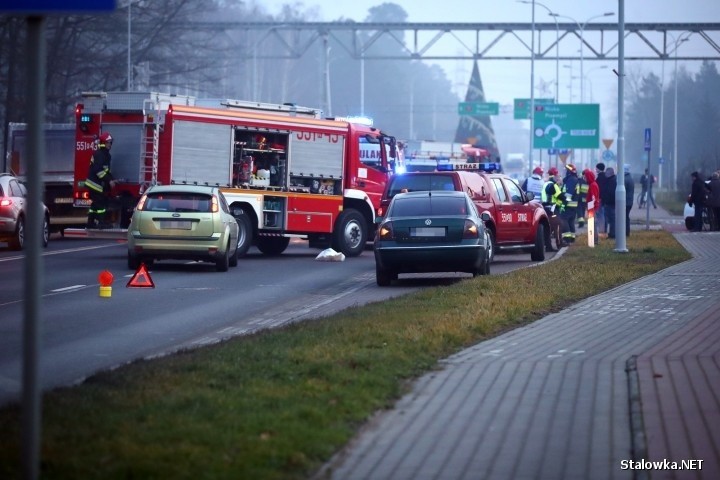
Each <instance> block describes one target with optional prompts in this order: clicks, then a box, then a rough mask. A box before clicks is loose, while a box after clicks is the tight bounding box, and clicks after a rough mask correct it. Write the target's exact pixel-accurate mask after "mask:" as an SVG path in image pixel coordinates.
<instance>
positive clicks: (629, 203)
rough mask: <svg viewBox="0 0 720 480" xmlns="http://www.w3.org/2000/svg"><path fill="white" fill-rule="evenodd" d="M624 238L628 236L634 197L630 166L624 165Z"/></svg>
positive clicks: (633, 183)
mask: <svg viewBox="0 0 720 480" xmlns="http://www.w3.org/2000/svg"><path fill="white" fill-rule="evenodd" d="M623 167H624V169H625V236H626V237H629V236H630V210H631V209H632V207H633V198H634V197H635V182H634V181H633V179H632V175H630V165H629V164H627V163H626V164H625V165H624V166H623Z"/></svg>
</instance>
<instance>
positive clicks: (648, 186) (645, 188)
mask: <svg viewBox="0 0 720 480" xmlns="http://www.w3.org/2000/svg"><path fill="white" fill-rule="evenodd" d="M654 183H655V175H651V174H650V171H649V170H648V169H647V168H646V169H645V174H643V176H642V177H640V186H641V187H642V191H641V192H640V196H639V197H638V208H640V209H643V208H645V205H646V204H645V202H651V203H652V206H653V208H657V204H656V203H655V197H654V196H653V193H652V186H653V184H654Z"/></svg>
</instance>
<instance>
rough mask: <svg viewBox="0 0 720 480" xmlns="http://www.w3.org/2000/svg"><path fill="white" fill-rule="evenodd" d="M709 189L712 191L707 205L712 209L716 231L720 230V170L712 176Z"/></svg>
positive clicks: (713, 224)
mask: <svg viewBox="0 0 720 480" xmlns="http://www.w3.org/2000/svg"><path fill="white" fill-rule="evenodd" d="M708 189H709V190H710V192H709V193H708V199H707V206H708V208H709V210H710V211H712V215H711V218H710V220H711V225H712V229H713V230H714V231H718V230H720V170H718V171H717V172H714V173H713V174H712V175H711V176H710V183H709V184H708Z"/></svg>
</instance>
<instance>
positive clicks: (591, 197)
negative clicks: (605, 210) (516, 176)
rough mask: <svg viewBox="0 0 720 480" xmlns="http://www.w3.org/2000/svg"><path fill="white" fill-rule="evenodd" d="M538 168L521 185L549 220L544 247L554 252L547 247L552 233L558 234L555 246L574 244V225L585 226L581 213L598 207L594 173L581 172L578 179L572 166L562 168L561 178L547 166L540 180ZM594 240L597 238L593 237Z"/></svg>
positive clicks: (594, 210) (595, 209)
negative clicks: (563, 172)
mask: <svg viewBox="0 0 720 480" xmlns="http://www.w3.org/2000/svg"><path fill="white" fill-rule="evenodd" d="M543 173H544V171H543V169H542V167H536V168H535V169H534V170H533V172H532V175H531V176H530V177H529V178H528V179H527V180H525V182H524V183H523V185H522V188H523V190H525V191H527V192H532V193H533V195H534V197H535V199H536V200H540V201H541V202H542V205H543V207H544V208H545V211H546V212H547V214H548V217H549V218H550V232H546V238H545V247H546V250H547V251H551V252H552V251H555V249H554V248H553V247H552V245H551V239H552V237H553V233H554V232H559V235H558V237H559V238H558V242H557V243H558V247H561V246H564V245H567V244H569V243H572V242H574V241H575V235H576V225H579V226H582V225H583V224H584V223H585V218H584V217H585V211H586V209H587V210H588V211H592V212H593V213H594V212H596V211H597V210H598V208H599V207H600V199H599V190H598V186H597V184H596V182H595V174H594V173H593V172H592V171H591V170H590V169H585V170H584V171H583V172H582V176H578V174H577V168H576V167H575V165H573V164H572V163H568V164H566V165H565V175H564V176H561V175H560V172H559V170H558V169H557V168H556V167H550V169H549V170H548V176H547V179H546V180H544V181H543V179H542V176H543ZM596 240H597V238H596Z"/></svg>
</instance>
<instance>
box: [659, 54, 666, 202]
mask: <svg viewBox="0 0 720 480" xmlns="http://www.w3.org/2000/svg"><path fill="white" fill-rule="evenodd" d="M661 65H662V66H661V69H660V142H659V143H660V145H659V148H658V150H659V151H658V158H662V156H663V132H664V130H665V129H664V122H665V120H664V116H665V115H664V111H665V58H664V57H663V59H662V64H661ZM662 171H663V166H662V165H661V164H660V162H658V188H662Z"/></svg>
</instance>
